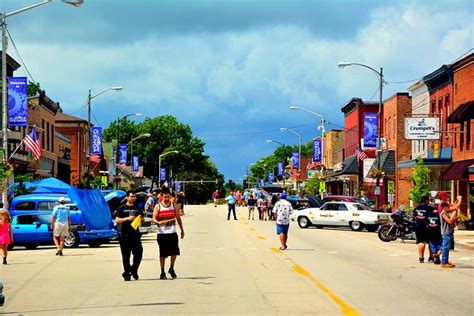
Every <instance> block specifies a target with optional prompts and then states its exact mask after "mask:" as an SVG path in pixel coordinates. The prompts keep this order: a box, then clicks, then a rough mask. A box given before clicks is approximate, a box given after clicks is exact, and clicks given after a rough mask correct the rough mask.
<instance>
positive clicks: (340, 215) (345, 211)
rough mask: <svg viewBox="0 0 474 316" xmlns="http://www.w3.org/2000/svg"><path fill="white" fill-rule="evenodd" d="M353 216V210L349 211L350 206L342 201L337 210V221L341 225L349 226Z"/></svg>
mask: <svg viewBox="0 0 474 316" xmlns="http://www.w3.org/2000/svg"><path fill="white" fill-rule="evenodd" d="M351 218H352V212H349V208H348V207H347V205H346V204H344V203H341V204H339V207H338V212H337V223H338V225H340V226H349V221H350V220H351Z"/></svg>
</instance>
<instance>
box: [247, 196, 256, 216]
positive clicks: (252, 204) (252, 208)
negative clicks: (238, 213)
mask: <svg viewBox="0 0 474 316" xmlns="http://www.w3.org/2000/svg"><path fill="white" fill-rule="evenodd" d="M256 203H257V200H255V199H254V197H253V194H250V197H249V199H248V201H247V205H248V208H249V217H248V219H250V216H252V219H254V212H255V204H256Z"/></svg>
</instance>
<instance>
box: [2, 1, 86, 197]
mask: <svg viewBox="0 0 474 316" xmlns="http://www.w3.org/2000/svg"><path fill="white" fill-rule="evenodd" d="M50 2H51V0H45V1H42V2H39V3H36V4H33V5H30V6H27V7H24V8H22V9H18V10H15V11H12V12H2V13H1V23H2V121H3V122H2V134H3V135H2V140H3V144H2V149H3V157H4V158H3V159H5V160H6V159H8V133H7V130H8V105H7V102H8V101H7V100H8V99H7V46H8V37H7V17H10V16H13V15H16V14H19V13H22V12H25V11H28V10H31V9H34V8H36V7H39V6H42V5H44V4H48V3H50ZM63 2H64V3H68V4H72V5H74V6H76V7H78V6H80V5H81V4H82V2H83V1H73V0H71V1H67V2H66V1H63ZM5 187H7V186H5ZM2 201H3V203H6V202H7V190H5V191H4V192H3V194H2ZM5 206H6V204H5Z"/></svg>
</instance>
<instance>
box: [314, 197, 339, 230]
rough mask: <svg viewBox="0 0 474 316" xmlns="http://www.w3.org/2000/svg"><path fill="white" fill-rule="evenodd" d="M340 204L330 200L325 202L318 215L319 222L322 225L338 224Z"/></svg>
mask: <svg viewBox="0 0 474 316" xmlns="http://www.w3.org/2000/svg"><path fill="white" fill-rule="evenodd" d="M338 209H339V206H338V204H337V203H331V202H328V203H326V204H324V205H323V206H322V207H321V208H320V210H319V212H318V213H317V216H316V221H317V224H321V225H337V223H336V221H337V210H338Z"/></svg>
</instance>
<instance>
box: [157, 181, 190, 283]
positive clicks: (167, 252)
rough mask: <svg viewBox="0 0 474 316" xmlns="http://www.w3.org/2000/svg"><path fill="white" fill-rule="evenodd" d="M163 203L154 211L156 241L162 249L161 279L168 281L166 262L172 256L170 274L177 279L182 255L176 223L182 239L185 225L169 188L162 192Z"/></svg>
mask: <svg viewBox="0 0 474 316" xmlns="http://www.w3.org/2000/svg"><path fill="white" fill-rule="evenodd" d="M161 194H162V196H163V201H162V202H160V203H158V204H157V205H156V206H155V209H154V211H153V223H155V224H157V225H158V234H157V235H156V241H157V242H158V246H159V248H160V267H161V274H160V279H161V280H164V279H166V273H165V260H166V258H168V257H170V256H171V264H170V268H169V270H168V273H169V274H170V275H171V277H172V278H173V279H174V278H176V277H177V275H176V272H175V270H174V264H175V262H176V256H179V255H180V251H179V243H178V233H177V232H176V222H178V225H179V228H180V230H181V239H183V238H184V229H183V223H182V221H181V214H180V210H179V206H177V204H175V203H172V202H171V194H170V192H169V190H168V188H164V189H163V191H162V192H161Z"/></svg>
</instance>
